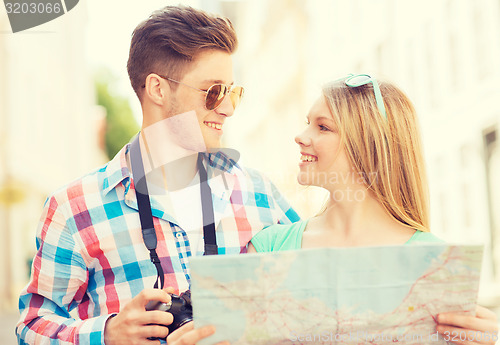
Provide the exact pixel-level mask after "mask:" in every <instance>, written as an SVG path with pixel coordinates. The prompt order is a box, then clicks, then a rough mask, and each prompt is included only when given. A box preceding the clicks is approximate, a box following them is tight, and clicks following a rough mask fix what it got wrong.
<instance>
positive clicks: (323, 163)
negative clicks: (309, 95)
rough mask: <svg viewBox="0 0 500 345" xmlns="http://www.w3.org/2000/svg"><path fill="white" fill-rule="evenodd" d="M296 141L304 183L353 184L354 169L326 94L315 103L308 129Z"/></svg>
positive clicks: (300, 173) (301, 182) (323, 184)
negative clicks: (342, 144) (329, 107)
mask: <svg viewBox="0 0 500 345" xmlns="http://www.w3.org/2000/svg"><path fill="white" fill-rule="evenodd" d="M295 142H296V143H297V144H299V146H300V153H301V157H300V163H299V167H300V172H299V174H298V176H297V180H298V182H299V183H300V184H301V185H313V186H319V187H323V188H326V189H328V190H331V189H336V188H337V187H338V186H339V185H345V184H350V182H351V181H350V180H351V175H352V173H353V171H352V169H351V168H350V164H349V161H348V159H347V156H346V154H345V150H344V149H343V148H342V147H341V142H340V135H339V133H338V131H337V127H336V125H335V122H334V121H333V118H332V115H331V113H330V110H329V109H328V105H327V104H326V100H325V97H324V96H321V97H320V98H319V99H318V100H317V101H316V102H315V103H314V105H313V107H312V108H311V110H310V111H309V115H308V116H307V128H306V129H305V130H304V131H303V132H302V133H301V134H299V135H298V136H297V137H296V138H295Z"/></svg>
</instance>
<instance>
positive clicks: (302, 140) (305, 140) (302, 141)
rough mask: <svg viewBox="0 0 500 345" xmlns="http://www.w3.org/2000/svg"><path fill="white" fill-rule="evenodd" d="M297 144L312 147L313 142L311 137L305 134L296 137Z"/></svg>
mask: <svg viewBox="0 0 500 345" xmlns="http://www.w3.org/2000/svg"><path fill="white" fill-rule="evenodd" d="M295 142H296V143H297V144H299V145H300V146H309V145H311V140H310V139H309V137H308V136H307V135H306V134H305V132H302V133H300V134H299V135H297V136H296V137H295Z"/></svg>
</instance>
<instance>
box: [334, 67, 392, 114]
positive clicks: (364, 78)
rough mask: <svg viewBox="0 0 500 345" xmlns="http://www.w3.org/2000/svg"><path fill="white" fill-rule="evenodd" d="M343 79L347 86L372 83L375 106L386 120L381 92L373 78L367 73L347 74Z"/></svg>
mask: <svg viewBox="0 0 500 345" xmlns="http://www.w3.org/2000/svg"><path fill="white" fill-rule="evenodd" d="M342 79H345V80H344V83H345V84H346V85H347V86H349V87H359V86H362V85H366V84H372V85H373V92H374V93H375V101H377V107H378V110H379V111H380V114H382V115H383V116H384V117H385V119H386V120H387V113H386V111H385V105H384V99H383V98H382V93H381V92H380V86H379V85H378V82H377V80H376V79H375V78H373V77H371V76H370V75H368V74H356V75H354V74H349V75H348V76H347V77H345V78H342Z"/></svg>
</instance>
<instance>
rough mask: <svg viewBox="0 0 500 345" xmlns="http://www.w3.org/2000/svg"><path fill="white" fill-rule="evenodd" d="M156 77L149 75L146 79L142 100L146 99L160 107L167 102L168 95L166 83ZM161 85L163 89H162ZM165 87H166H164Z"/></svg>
mask: <svg viewBox="0 0 500 345" xmlns="http://www.w3.org/2000/svg"><path fill="white" fill-rule="evenodd" d="M163 81H164V80H163V79H162V78H161V77H159V76H158V75H156V74H154V73H151V74H149V75H148V76H147V77H146V82H145V87H144V93H143V98H148V99H149V100H150V101H151V102H153V103H154V104H156V105H159V106H162V105H164V104H165V102H167V100H168V96H169V93H170V86H169V85H168V83H166V81H165V82H163ZM162 85H163V87H162ZM165 85H166V87H164V86H165Z"/></svg>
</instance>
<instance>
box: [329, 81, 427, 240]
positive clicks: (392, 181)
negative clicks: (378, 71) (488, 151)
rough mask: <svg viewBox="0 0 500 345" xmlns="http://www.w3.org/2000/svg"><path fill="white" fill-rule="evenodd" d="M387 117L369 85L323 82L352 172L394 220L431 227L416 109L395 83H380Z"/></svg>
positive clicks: (421, 228) (405, 223)
mask: <svg viewBox="0 0 500 345" xmlns="http://www.w3.org/2000/svg"><path fill="white" fill-rule="evenodd" d="M379 86H380V90H381V93H382V97H383V99H384V104H385V109H386V113H387V119H386V118H385V117H384V115H383V114H381V113H380V111H379V110H378V107H377V102H376V100H375V95H374V91H373V86H372V85H371V84H367V85H363V86H359V87H349V86H347V85H346V84H345V83H344V81H343V80H342V81H337V82H334V83H331V84H328V85H326V86H325V87H324V88H323V94H324V96H325V98H326V100H327V104H328V107H329V108H330V112H331V113H332V116H333V120H334V121H335V122H336V125H337V128H338V130H339V134H340V136H341V142H342V143H343V144H344V148H345V150H346V154H347V157H348V158H349V160H350V162H351V164H352V166H353V168H354V170H355V171H356V172H357V173H359V174H361V175H362V176H363V177H364V178H365V181H366V184H367V187H368V190H369V191H371V192H372V193H373V195H374V196H375V198H376V199H377V200H378V201H379V202H380V203H381V204H382V205H383V207H384V208H385V209H386V210H387V212H388V213H389V214H390V215H391V216H392V217H393V218H394V219H395V220H397V221H398V222H400V223H401V224H403V225H406V226H409V227H411V228H414V229H417V230H421V231H427V232H428V231H430V230H429V201H428V188H427V178H426V173H425V166H424V159H423V154H422V145H421V139H420V133H419V128H418V123H417V119H416V113H415V108H414V106H413V104H412V102H411V101H410V100H409V99H408V97H407V96H406V95H405V94H404V93H403V92H402V91H401V90H400V89H399V88H397V87H396V86H395V85H393V84H391V83H388V82H382V81H379Z"/></svg>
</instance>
